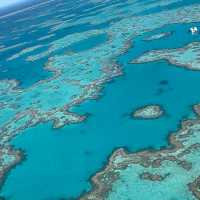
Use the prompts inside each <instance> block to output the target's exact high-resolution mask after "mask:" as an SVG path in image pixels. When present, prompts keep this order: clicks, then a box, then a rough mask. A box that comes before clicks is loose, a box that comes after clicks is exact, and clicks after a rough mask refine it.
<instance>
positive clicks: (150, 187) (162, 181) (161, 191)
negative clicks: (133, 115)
mask: <svg viewBox="0 0 200 200" xmlns="http://www.w3.org/2000/svg"><path fill="white" fill-rule="evenodd" d="M194 111H195V113H196V114H197V118H196V119H193V120H185V121H182V123H181V127H180V129H179V130H178V131H177V132H176V133H171V134H170V137H169V147H166V148H163V149H159V150H149V149H148V150H143V151H140V152H136V153H128V152H126V150H125V149H119V150H117V151H115V152H114V153H113V155H112V156H111V157H110V159H109V163H108V165H107V166H106V167H105V169H103V171H101V172H99V173H97V174H96V175H95V176H94V177H93V178H92V183H93V190H92V191H91V192H89V193H88V194H85V195H84V196H83V197H82V198H80V199H81V200H97V199H98V200H113V199H123V200H128V199H137V200H140V199H141V200H142V199H146V198H147V197H151V199H153V200H157V199H163V200H169V199H183V200H186V199H187V200H194V199H200V193H199V179H200V169H199V163H200V159H199V156H200V143H199V141H200V119H199V114H200V105H195V106H194ZM141 191H145V192H141Z"/></svg>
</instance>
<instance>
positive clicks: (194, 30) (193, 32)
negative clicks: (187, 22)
mask: <svg viewBox="0 0 200 200" xmlns="http://www.w3.org/2000/svg"><path fill="white" fill-rule="evenodd" d="M190 32H191V33H192V34H195V33H198V28H197V27H196V26H193V27H191V28H190Z"/></svg>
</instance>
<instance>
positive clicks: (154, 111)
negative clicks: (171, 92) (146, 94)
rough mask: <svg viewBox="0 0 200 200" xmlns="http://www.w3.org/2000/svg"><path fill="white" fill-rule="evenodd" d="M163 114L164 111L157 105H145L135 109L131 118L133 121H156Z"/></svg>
mask: <svg viewBox="0 0 200 200" xmlns="http://www.w3.org/2000/svg"><path fill="white" fill-rule="evenodd" d="M163 114H164V110H163V109H162V107H161V106H159V105H146V106H143V107H141V108H138V109H136V110H135V111H134V112H133V114H132V116H133V118H135V119H156V118H159V117H161V116H162V115H163Z"/></svg>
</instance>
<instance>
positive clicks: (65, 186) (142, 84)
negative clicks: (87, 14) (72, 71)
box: [1, 24, 200, 200]
mask: <svg viewBox="0 0 200 200" xmlns="http://www.w3.org/2000/svg"><path fill="white" fill-rule="evenodd" d="M191 25H193V24H175V25H169V26H165V27H163V28H162V29H160V30H155V31H153V32H152V33H148V34H145V35H142V36H138V37H137V38H135V39H134V42H133V44H134V45H133V48H131V49H130V50H129V51H128V52H127V53H125V54H124V55H122V56H120V57H119V58H118V59H117V62H118V64H120V65H121V67H122V68H123V72H124V75H122V76H120V77H117V78H115V79H114V80H112V81H111V82H109V83H108V84H106V85H105V87H104V88H103V90H102V95H101V97H100V98H99V99H97V100H89V101H87V102H85V103H83V104H81V105H80V106H77V107H75V108H73V110H72V111H76V112H78V113H81V114H85V113H90V115H89V117H88V119H87V120H86V121H84V122H83V123H80V124H76V125H70V126H66V127H64V128H62V129H58V130H55V129H52V126H51V124H50V123H48V124H41V125H39V126H37V127H34V128H30V129H29V130H27V131H25V133H24V134H23V135H21V136H18V137H16V138H15V139H14V140H13V141H12V144H13V145H14V146H15V147H16V148H22V149H24V150H25V152H26V154H27V157H26V160H25V161H24V162H23V163H22V164H21V165H19V166H17V167H16V168H15V169H14V170H12V171H11V173H9V175H8V178H7V181H6V182H5V184H4V186H3V189H2V192H1V194H2V195H5V196H6V197H8V199H9V198H10V199H16V200H27V199H28V200H36V199H37V200H58V199H59V198H62V197H65V198H70V197H77V196H79V195H80V194H81V193H82V192H83V191H85V190H88V189H90V184H89V178H90V177H91V176H92V175H93V174H95V173H96V172H97V171H98V170H100V169H101V168H102V167H103V166H104V165H105V164H106V162H107V158H108V157H109V156H110V155H111V153H112V151H113V150H114V149H116V148H118V147H125V148H126V149H128V150H129V151H138V150H141V149H143V148H150V147H153V148H161V147H163V146H166V145H167V139H166V138H167V137H168V134H169V133H170V132H173V131H175V130H176V129H177V128H178V126H179V122H180V120H181V119H182V118H184V117H187V116H188V115H191V106H192V104H194V103H196V102H198V101H199V99H200V97H199V96H198V95H197V91H198V90H199V85H200V72H196V71H189V70H186V69H183V68H180V67H176V66H174V65H171V64H169V63H167V62H166V61H164V60H161V61H158V62H152V63H147V64H129V62H130V61H131V60H132V59H133V58H136V57H138V56H140V55H141V54H142V53H144V52H145V51H148V50H151V49H160V48H177V47H182V46H184V45H186V44H188V43H190V42H192V41H198V40H199V36H191V35H190V34H189V33H188V31H187V30H188V28H189V27H191ZM197 25H198V24H197ZM162 31H165V32H167V31H173V34H172V35H171V36H169V37H167V38H163V39H160V40H155V41H148V42H145V41H143V39H144V37H146V36H149V35H151V34H155V33H159V32H162ZM101 39H102V38H101ZM92 42H94V41H93V40H92ZM96 42H97V44H98V43H99V42H100V43H101V42H102V41H98V40H97V41H96ZM76 45H77V47H76V46H74V47H73V48H74V49H79V50H80V49H81V48H83V49H84V48H89V47H90V45H89V46H88V45H87V46H86V47H85V46H84V43H77V44H76ZM92 46H94V45H91V47H92ZM163 81H164V82H165V83H166V84H164V85H163V84H162V83H163ZM186 91H187V95H186ZM151 103H153V104H160V105H161V106H162V107H163V108H164V109H165V111H166V115H165V116H163V117H161V118H160V119H156V120H133V119H132V118H131V117H130V113H131V112H132V111H133V110H134V109H135V108H137V107H140V106H142V105H144V104H151Z"/></svg>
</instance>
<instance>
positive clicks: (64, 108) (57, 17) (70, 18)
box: [0, 0, 200, 198]
mask: <svg viewBox="0 0 200 200" xmlns="http://www.w3.org/2000/svg"><path fill="white" fill-rule="evenodd" d="M176 2H178V0H161V1H159V2H155V1H153V2H151V3H149V4H145V3H144V2H138V1H127V2H125V3H124V2H116V3H113V4H112V5H110V6H108V7H106V8H104V6H102V5H101V3H100V5H97V7H98V6H99V7H100V8H99V10H100V11H101V12H97V13H95V11H93V10H92V9H91V10H90V9H89V8H88V9H86V10H85V11H84V12H83V13H82V14H81V16H78V17H77V16H76V14H75V13H71V14H69V15H66V12H67V11H68V9H69V8H68V7H67V6H64V5H65V2H64V3H63V2H58V3H57V5H56V6H55V8H54V9H55V10H53V11H52V10H48V9H45V6H46V3H45V4H41V7H40V12H39V13H38V14H37V16H27V17H24V18H23V19H21V18H19V19H17V20H16V21H15V25H16V26H15V27H11V28H10V30H7V24H8V23H7V20H6V18H5V17H0V19H1V20H2V21H1V22H2V23H1V26H2V30H4V29H6V33H4V35H3V33H1V35H0V39H1V41H0V45H1V48H0V53H2V54H3V55H4V58H5V59H4V60H3V61H1V63H0V64H1V65H8V66H9V64H10V63H11V62H14V61H16V60H17V59H21V62H22V64H23V63H29V64H32V63H34V64H37V62H38V61H41V60H42V59H46V62H45V67H44V68H45V70H48V71H51V72H52V73H53V75H52V77H50V78H48V79H45V80H40V81H38V82H37V83H35V84H33V85H32V86H30V87H28V88H21V87H20V86H19V82H18V80H1V81H0V93H1V97H0V115H1V116H2V117H1V119H0V145H1V146H0V153H1V156H0V161H1V167H0V174H1V176H0V182H2V181H3V177H4V175H5V174H6V172H7V171H8V170H9V169H10V168H12V167H13V166H15V165H16V164H17V163H19V161H20V160H21V159H23V156H22V153H20V152H21V151H20V152H19V150H13V148H12V147H11V146H10V141H11V139H13V138H14V137H15V136H17V135H19V134H21V133H22V132H23V131H24V130H25V129H27V128H29V127H32V126H36V125H37V124H39V123H45V122H49V121H51V122H53V128H60V127H62V126H64V125H67V124H71V123H78V122H81V121H83V120H85V119H86V117H87V116H86V115H79V114H78V113H74V112H72V111H71V110H72V108H73V107H75V106H76V105H78V104H80V103H82V102H84V101H85V100H87V99H94V98H97V97H99V95H100V90H101V88H102V87H103V85H104V84H105V83H106V82H108V81H109V80H111V79H112V78H114V77H116V76H119V75H122V74H123V72H122V69H121V68H120V66H118V65H117V64H116V58H117V57H118V56H119V55H121V54H123V53H124V52H125V51H127V50H128V49H129V48H130V45H131V42H132V40H133V39H134V37H136V36H138V35H142V34H144V33H147V32H149V31H152V30H154V29H158V28H161V27H163V26H164V25H167V24H173V23H191V22H198V21H199V18H200V12H199V11H200V5H199V4H194V5H186V6H182V7H180V8H176V9H171V10H170V9H169V10H163V11H161V12H158V13H156V12H155V13H153V14H146V15H142V12H144V11H146V10H149V9H151V8H155V7H157V6H166V5H170V4H173V3H176ZM47 4H48V3H47ZM102 4H104V2H102ZM80 5H81V2H80ZM101 6H102V7H101ZM119 8H121V9H119ZM88 13H89V15H88ZM94 14H95V17H94V16H93V15H94ZM52 16H53V17H52ZM116 16H117V17H116ZM44 18H45V19H48V20H43V19H44ZM37 20H38V21H39V22H40V23H37V22H38V21H37ZM27 22H30V23H31V25H30V26H26V25H23V26H20V24H21V23H27ZM82 24H89V25H90V26H91V27H93V28H90V29H88V30H85V31H83V32H75V33H73V32H72V33H71V34H68V35H65V36H62V37H61V38H59V39H58V38H54V34H56V33H57V32H59V31H63V32H64V31H65V28H67V27H74V26H78V25H82ZM105 24H108V27H106V28H105V27H103V28H98V27H101V26H103V25H105ZM5 27H6V28H5ZM44 29H45V31H44V32H45V34H46V35H43V36H41V35H40V36H39V37H36V36H35V35H34V37H33V38H32V39H33V40H36V41H39V42H41V41H43V42H45V41H46V40H48V39H50V40H51V42H48V43H47V42H46V43H43V44H42V45H41V44H40V45H36V44H32V43H31V41H30V38H29V37H27V38H28V39H27V41H20V42H19V41H18V39H19V38H22V37H23V36H24V33H26V32H28V33H35V32H39V31H41V32H42V31H43V30H44ZM46 29H47V30H46ZM7 32H10V35H9V37H8V38H7V40H9V41H12V43H11V44H10V43H9V44H4V39H5V38H6V37H7V36H6V34H7ZM101 34H106V35H107V36H108V39H107V40H106V42H104V43H102V44H100V45H98V46H95V47H94V48H91V49H88V50H87V51H81V52H69V51H68V49H67V47H69V46H70V45H72V44H74V43H77V42H81V41H83V40H86V39H88V38H90V37H93V36H98V35H101ZM35 43H36V42H35ZM11 50H15V53H10V52H11ZM179 50H180V51H178V50H177V49H176V50H167V51H159V52H156V51H153V53H150V54H147V55H148V56H145V55H144V56H143V57H141V58H140V59H137V60H136V61H133V62H137V63H139V62H147V61H151V60H155V59H160V56H163V58H166V59H168V60H170V61H171V62H172V63H175V64H177V65H184V66H187V68H189V69H192V70H193V69H194V70H199V59H198V50H199V47H198V43H192V44H190V45H189V46H186V47H185V48H181V49H179ZM152 57H153V58H152ZM52 96H53V98H52ZM195 126H197V123H194V126H192V127H195ZM181 135H182V134H181ZM188 142H189V141H188ZM119 152H121V153H117V155H118V154H122V155H125V153H124V152H123V151H119ZM114 157H117V156H116V155H114V156H113V158H114ZM123 159H124V158H123ZM111 160H112V159H111ZM113 170H114V169H113ZM97 177H98V175H97ZM141 177H144V178H145V179H148V178H149V177H152V179H157V178H158V177H157V176H149V174H147V173H146V174H143V175H141ZM167 177H168V176H166V177H165V175H163V177H160V180H162V179H166V178H167ZM196 182H198V180H196ZM196 182H194V183H193V184H191V187H192V188H194V186H195V185H196ZM191 183H192V182H191ZM108 184H109V181H108V183H107V185H108ZM88 198H89V197H88ZM95 198H96V197H95Z"/></svg>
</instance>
